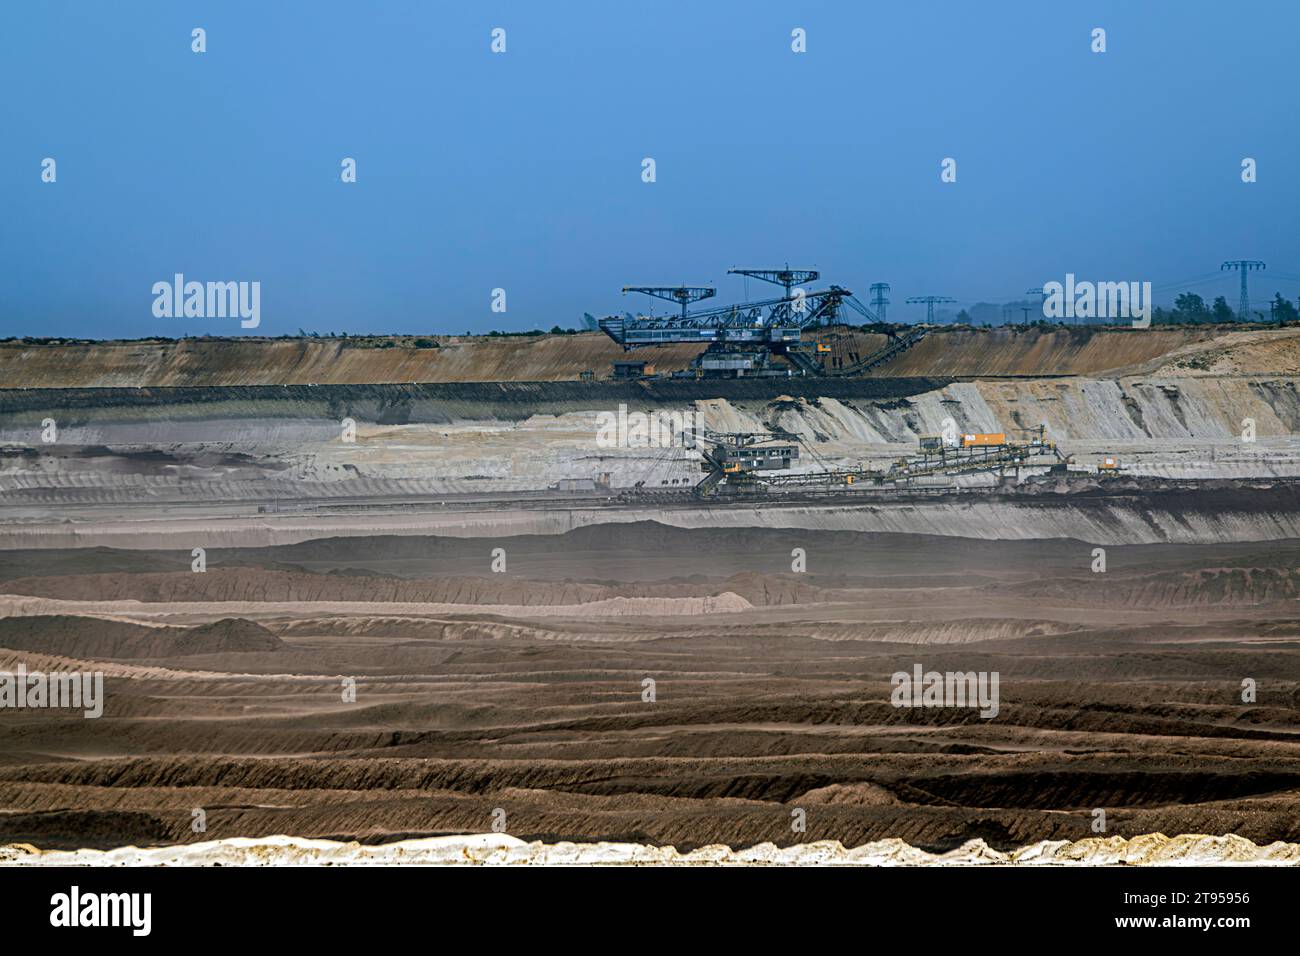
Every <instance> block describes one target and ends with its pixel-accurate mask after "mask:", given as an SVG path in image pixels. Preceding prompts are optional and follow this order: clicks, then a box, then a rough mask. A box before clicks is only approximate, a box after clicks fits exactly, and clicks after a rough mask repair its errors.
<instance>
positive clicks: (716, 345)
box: [598, 266, 925, 378]
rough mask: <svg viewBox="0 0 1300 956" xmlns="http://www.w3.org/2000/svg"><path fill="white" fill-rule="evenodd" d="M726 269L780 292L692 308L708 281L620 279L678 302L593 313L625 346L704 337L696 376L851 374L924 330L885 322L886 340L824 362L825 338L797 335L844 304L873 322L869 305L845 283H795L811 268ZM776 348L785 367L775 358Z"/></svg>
mask: <svg viewBox="0 0 1300 956" xmlns="http://www.w3.org/2000/svg"><path fill="white" fill-rule="evenodd" d="M728 272H729V273H730V274H733V275H743V276H746V277H749V278H754V279H759V280H761V281H764V282H770V283H772V284H774V285H779V286H781V287H782V290H783V292H784V294H783V295H781V296H780V297H777V298H772V299H764V300H761V301H757V302H743V303H738V304H736V305H729V306H722V307H718V308H712V309H706V310H702V311H697V312H689V311H688V310H687V305H688V304H689V303H691V302H696V301H699V300H700V299H705V298H710V297H711V296H712V295H713V294H714V290H713V289H712V288H711V287H707V286H626V287H624V290H623V291H624V292H625V293H626V292H642V293H645V294H646V295H651V296H654V297H656V298H660V299H665V300H668V301H673V302H677V303H679V304H680V305H681V312H680V314H677V315H667V316H654V315H638V316H633V315H631V314H624V315H622V316H617V315H613V316H607V317H606V318H603V319H600V320H599V322H598V326H599V328H600V329H601V331H603V332H604V333H605V334H606V335H608V336H609V337H610V338H611V339H613V340H614V341H615V342H617V343H618V344H619V345H621V346H622V347H623V350H624V351H629V350H631V349H635V348H641V347H646V346H659V345H669V344H677V343H691V344H696V343H698V344H704V345H707V348H705V350H704V351H703V352H702V353H700V355H698V356H697V357H696V359H695V361H694V363H693V365H692V372H691V374H692V375H694V376H696V377H701V378H738V377H742V376H771V375H792V374H801V375H833V376H839V375H855V374H858V373H861V372H865V371H867V370H868V369H871V368H874V367H875V366H877V365H880V364H882V363H884V362H887V361H889V360H890V359H892V358H894V356H896V355H898V354H900V353H901V352H904V351H906V350H907V349H909V348H911V347H912V346H913V345H915V344H916V343H917V342H918V341H919V340H920V339H921V337H922V336H923V335H924V334H925V330H924V329H923V328H920V327H917V328H913V329H911V330H909V331H908V332H907V333H906V334H903V335H899V334H897V333H896V332H894V331H893V330H891V329H889V328H888V327H887V326H885V329H886V331H885V334H886V335H887V336H888V337H889V342H888V343H887V344H886V345H885V346H883V347H882V348H880V349H877V350H876V351H874V352H872V353H870V354H868V355H866V356H856V355H855V356H851V361H850V362H848V363H847V364H844V365H840V366H839V367H834V368H827V367H826V364H825V362H824V360H823V356H824V355H825V354H826V353H828V352H830V351H831V349H830V348H829V346H826V345H825V344H823V343H820V342H817V341H813V342H806V341H805V340H804V335H805V333H807V332H810V331H812V330H814V329H818V328H821V327H825V326H831V325H837V324H840V323H842V322H843V321H844V317H845V313H846V310H851V311H853V312H856V313H857V314H858V315H860V316H862V317H863V318H865V319H866V320H867V321H868V322H873V323H875V322H879V319H878V318H877V316H876V315H875V313H873V312H872V311H871V310H870V309H868V308H867V307H866V306H865V305H863V304H862V303H861V302H859V301H858V300H857V299H856V298H854V296H853V293H852V291H850V290H849V289H845V288H843V287H841V286H837V285H830V286H827V287H826V288H824V289H820V290H816V291H805V290H804V289H802V288H799V287H797V284H798V283H805V282H813V281H816V280H817V279H819V278H820V277H821V275H820V273H819V272H817V271H816V270H815V269H791V268H789V267H788V266H787V267H785V268H783V269H730V270H728ZM773 356H780V357H782V358H784V359H785V360H786V361H788V362H789V366H790V367H789V369H783V368H780V367H778V366H777V365H775V364H774V363H773V362H772V361H771V359H772V357H773Z"/></svg>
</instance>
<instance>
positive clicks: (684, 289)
mask: <svg viewBox="0 0 1300 956" xmlns="http://www.w3.org/2000/svg"><path fill="white" fill-rule="evenodd" d="M629 292H640V293H642V294H643V295H650V296H654V297H655V298H656V299H667V300H668V301H669V302H678V303H681V307H682V318H686V307H687V306H688V305H690V304H691V303H692V302H699V301H700V300H701V299H711V298H713V297H714V296H715V295H716V294H717V290H716V289H713V288H710V287H709V286H691V285H625V286H623V294H624V295H627V293H629Z"/></svg>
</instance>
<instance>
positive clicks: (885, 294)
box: [871, 282, 889, 322]
mask: <svg viewBox="0 0 1300 956" xmlns="http://www.w3.org/2000/svg"><path fill="white" fill-rule="evenodd" d="M887 305H889V283H888V282H873V283H871V308H872V309H873V310H874V311H875V313H876V315H878V316H880V321H881V322H884V321H885V307H886V306H887Z"/></svg>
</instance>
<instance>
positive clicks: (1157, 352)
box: [0, 326, 1300, 388]
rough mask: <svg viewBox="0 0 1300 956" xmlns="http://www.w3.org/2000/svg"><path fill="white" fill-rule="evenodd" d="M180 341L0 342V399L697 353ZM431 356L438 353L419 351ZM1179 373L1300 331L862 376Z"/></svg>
mask: <svg viewBox="0 0 1300 956" xmlns="http://www.w3.org/2000/svg"><path fill="white" fill-rule="evenodd" d="M817 334H818V335H820V336H821V338H822V339H823V340H824V344H827V345H828V346H830V348H831V349H832V353H833V354H834V353H843V357H845V358H847V357H848V353H850V352H854V353H857V354H859V355H866V354H869V353H870V352H872V351H874V350H875V349H878V348H880V347H881V346H883V345H884V344H885V342H886V339H885V337H884V336H883V335H876V334H869V333H864V332H860V331H856V330H850V329H846V328H835V329H826V330H822V331H821V332H819V333H817ZM419 341H420V342H421V343H423V344H424V345H425V346H426V347H416V345H415V342H416V339H414V338H410V337H393V338H392V339H391V343H392V345H391V347H382V348H381V347H376V346H378V345H381V344H384V343H383V342H381V341H379V340H369V341H367V340H360V339H357V340H348V339H260V338H253V337H246V338H233V339H182V340H177V341H136V342H90V343H81V344H75V343H69V344H59V343H49V344H45V343H36V342H25V341H21V340H12V341H7V342H0V387H4V388H142V387H157V386H175V387H183V386H222V385H308V384H311V383H315V384H319V385H346V384H358V385H359V384H367V383H390V384H392V383H401V384H406V383H416V382H562V381H569V382H573V381H577V380H578V377H579V375H580V374H582V373H583V372H588V371H590V372H592V373H593V374H594V375H595V377H596V378H601V379H603V378H608V377H609V375H610V372H611V366H612V363H613V362H614V361H615V360H617V359H620V358H626V357H634V358H638V359H641V358H644V359H645V360H646V361H649V362H652V363H654V365H655V367H656V370H657V371H659V372H676V371H681V370H683V369H685V368H687V367H688V366H689V365H690V362H691V360H692V359H693V358H694V357H695V355H696V354H698V352H699V351H700V348H701V347H700V346H695V345H670V346H665V347H662V348H654V349H641V350H638V351H634V352H632V353H630V354H627V355H625V353H624V352H623V350H622V349H621V348H620V347H619V346H618V345H617V344H615V343H614V342H613V341H612V340H610V339H609V338H608V337H607V336H605V335H604V334H602V333H599V332H584V333H581V334H577V335H560V336H553V335H541V336H500V337H491V338H489V337H484V336H475V337H470V336H430V337H428V338H427V339H420V340H419ZM432 343H436V347H427V346H428V345H430V344H432ZM1166 365H1168V366H1169V368H1170V370H1173V371H1175V372H1176V374H1187V375H1195V374H1203V373H1207V372H1212V373H1233V374H1239V373H1279V374H1297V373H1298V372H1300V330H1297V329H1249V330H1242V329H1238V328H1234V327H1228V326H1223V327H1219V326H1207V327H1186V326H1177V327H1157V328H1152V329H1124V328H1118V329H1116V328H1065V327H1056V328H1040V327H1031V328H1025V329H1022V328H1017V327H1006V328H998V329H942V328H940V329H935V330H933V331H931V332H930V333H929V334H927V335H926V337H925V338H924V339H922V340H921V342H920V343H919V344H917V345H916V346H915V347H914V348H912V349H910V350H909V351H907V352H905V353H903V354H902V355H900V356H899V357H897V358H895V359H894V360H892V361H891V362H889V363H887V364H886V365H883V366H880V367H878V368H876V369H873V370H872V371H871V373H870V374H871V377H873V378H882V377H884V378H893V377H909V376H911V377H915V376H939V377H970V376H1004V375H1014V376H1034V375H1090V376H1097V375H1100V374H1103V373H1115V372H1116V371H1118V370H1128V369H1133V370H1140V371H1143V372H1148V371H1154V370H1156V369H1160V368H1162V367H1163V366H1166Z"/></svg>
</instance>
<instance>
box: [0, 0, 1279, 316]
mask: <svg viewBox="0 0 1300 956" xmlns="http://www.w3.org/2000/svg"><path fill="white" fill-rule="evenodd" d="M7 21H8V23H7V29H6V30H5V32H4V34H3V36H0V74H2V75H3V76H4V79H5V80H6V84H5V85H6V87H7V88H8V90H9V91H10V96H9V97H6V98H5V100H4V102H3V104H2V105H0V120H2V121H3V124H4V128H5V131H6V137H5V138H6V146H7V148H6V149H5V150H4V152H3V155H0V184H2V186H0V189H2V190H3V192H2V194H0V199H3V204H4V208H5V227H4V228H3V229H0V253H2V254H3V257H4V262H5V265H6V268H5V273H4V275H5V281H4V282H3V283H0V337H5V336H23V335H43V336H69V337H87V338H90V337H93V338H134V337H143V336H151V335H157V336H167V337H181V336H186V335H200V334H212V335H221V336H227V335H230V336H234V335H241V334H242V335H265V336H278V335H295V334H297V332H298V330H299V329H304V330H306V331H308V332H313V331H315V332H321V333H326V332H348V333H349V334H365V333H392V334H463V333H465V332H466V331H471V332H475V333H481V332H486V331H488V330H493V329H496V330H510V331H527V330H531V329H535V328H542V329H549V328H551V327H552V326H553V325H559V326H561V327H565V328H570V327H573V328H577V327H580V325H581V317H582V314H583V313H584V312H590V313H592V314H594V315H597V316H599V315H605V314H608V313H611V312H621V311H624V310H631V311H638V310H644V309H645V308H647V306H648V305H649V303H648V302H647V301H646V300H645V298H644V297H640V296H637V297H633V296H622V295H620V293H619V290H620V288H621V287H622V286H623V285H627V284H678V283H684V284H690V285H714V286H715V287H716V288H717V289H718V294H717V298H716V300H713V302H716V303H717V304H725V303H730V302H736V301H741V300H743V299H745V298H746V283H745V282H744V281H743V280H741V279H739V278H737V277H733V276H727V275H726V270H727V268H728V267H732V266H741V267H752V268H762V267H773V266H781V265H785V264H786V263H789V264H790V265H791V266H793V267H812V268H817V269H819V270H820V271H821V273H822V279H821V283H822V284H828V283H835V284H838V285H842V286H847V287H849V288H851V289H853V290H854V291H855V292H856V293H857V295H858V297H859V298H860V299H861V300H863V301H864V302H865V301H868V300H869V298H870V294H869V290H868V286H869V285H870V284H871V283H873V282H881V281H883V282H889V283H890V284H891V286H892V290H891V300H892V304H891V307H890V310H889V317H890V318H891V319H893V320H901V321H916V320H918V319H921V318H923V317H924V306H916V305H912V306H909V305H906V304H904V300H905V299H906V298H908V297H910V296H920V295H945V296H951V297H953V298H955V299H957V300H958V302H957V304H955V305H953V306H951V307H950V309H951V311H952V312H955V311H956V310H957V309H958V308H961V307H963V306H964V307H966V308H970V306H971V305H972V304H974V303H978V302H985V303H992V304H1001V303H1010V302H1016V301H1021V300H1023V299H1024V298H1025V291H1026V290H1027V289H1030V288H1034V287H1039V286H1042V285H1043V284H1044V283H1045V282H1048V281H1051V280H1058V281H1059V280H1062V279H1063V278H1064V276H1065V274H1066V273H1073V274H1075V275H1077V276H1078V277H1079V278H1081V279H1089V280H1094V281H1149V282H1151V283H1152V285H1153V287H1154V290H1155V300H1156V303H1157V304H1164V305H1166V306H1167V305H1168V304H1169V303H1171V302H1172V300H1173V297H1174V295H1175V294H1176V293H1177V292H1181V291H1191V292H1196V293H1198V294H1200V295H1202V296H1203V297H1204V298H1205V300H1206V301H1207V303H1208V302H1211V301H1213V299H1214V297H1215V296H1218V295H1222V296H1224V297H1225V299H1226V300H1227V303H1228V304H1229V305H1230V306H1231V307H1233V308H1234V309H1235V308H1236V305H1237V289H1238V279H1237V276H1236V274H1235V273H1230V272H1222V273H1220V272H1219V266H1220V263H1221V262H1223V261H1224V260H1226V259H1238V258H1249V259H1260V260H1263V261H1265V262H1267V263H1268V270H1267V271H1265V272H1263V273H1256V274H1252V276H1251V300H1252V305H1253V308H1256V309H1263V310H1264V311H1266V310H1267V304H1266V300H1267V299H1270V298H1271V297H1272V296H1273V294H1274V292H1281V293H1282V294H1283V295H1284V296H1286V297H1287V298H1289V299H1291V300H1292V301H1295V300H1296V298H1297V297H1298V296H1300V235H1297V231H1296V230H1295V228H1294V223H1293V222H1292V221H1290V220H1291V218H1292V216H1291V215H1288V214H1293V213H1294V211H1295V210H1296V209H1298V208H1300V186H1298V185H1297V177H1296V176H1295V174H1294V172H1293V170H1292V169H1291V166H1292V164H1294V163H1295V162H1296V159H1295V157H1296V156H1297V155H1300V131H1297V130H1296V128H1295V125H1294V123H1291V122H1289V120H1290V118H1291V117H1293V116H1295V115H1296V114H1297V110H1296V106H1297V99H1298V95H1297V84H1296V83H1295V82H1294V79H1293V78H1292V76H1291V74H1292V71H1293V52H1292V49H1291V47H1292V45H1293V37H1294V36H1295V34H1296V32H1297V27H1300V8H1297V7H1296V6H1295V5H1293V4H1286V3H1282V2H1255V3H1242V4H1236V5H1232V6H1229V5H1224V4H1215V3H1210V2H1196V3H1175V2H1152V3H1147V4H1143V5H1141V6H1140V7H1138V8H1135V7H1134V5H1131V4H1124V3H1096V4H1090V5H1089V6H1088V8H1086V9H1084V8H1082V7H1078V8H1075V7H1066V6H1064V5H1060V6H1058V5H1044V4H1037V3H1032V2H1008V3H999V4H996V5H981V6H975V5H968V4H961V3H957V2H928V3H926V2H921V3H915V4H910V5H908V6H907V7H906V8H905V9H885V8H874V7H873V8H865V7H859V6H858V5H851V4H840V3H810V4H806V5H800V6H798V7H794V8H791V7H788V6H787V5H783V4H777V3H751V4H741V3H738V2H721V3H716V4H710V5H708V6H706V7H701V6H699V5H690V4H684V3H668V4H666V5H665V4H656V5H654V6H653V7H651V8H640V7H636V8H623V7H619V8H613V7H610V6H608V5H601V4H597V3H573V4H566V5H564V7H563V8H558V9H540V8H538V7H537V6H536V5H529V4H524V3H501V4H490V5H484V6H476V7H474V8H472V9H465V8H456V7H450V6H447V7H444V6H434V5H432V4H427V3H397V2H388V3H380V4H378V5H376V7H374V8H365V9H359V8H353V7H352V6H351V5H344V4H338V3H333V2H322V3H314V4H310V5H307V4H300V3H282V4H276V5H275V6H274V7H273V8H267V7H265V6H264V5H259V4H256V3H252V2H231V3H223V4H221V5H220V6H212V7H210V8H203V7H194V8H178V7H176V6H174V5H171V4H167V3H162V2H142V3H133V4H131V5H129V6H121V7H119V6H111V7H110V6H107V5H98V4H93V3H88V2H86V3H81V2H76V3H68V4H63V5H60V6H57V7H52V6H48V5H44V6H24V7H16V8H15V9H13V10H12V11H9V12H8V17H7ZM683 24H688V26H683ZM196 27H201V28H203V29H204V30H206V52H203V53H195V52H193V51H192V49H191V42H192V40H191V31H192V29H194V28H196ZM498 27H499V28H502V29H504V30H505V31H506V50H505V52H504V53H494V52H493V51H492V49H491V43H492V35H491V34H492V31H493V29H494V28H498ZM1098 27H1100V28H1103V29H1105V30H1106V51H1105V52H1104V53H1095V52H1093V51H1092V49H1091V45H1092V42H1093V40H1092V36H1091V34H1092V31H1093V29H1094V28H1098ZM796 28H798V29H802V30H805V31H806V45H807V49H806V52H803V53H796V52H794V51H793V50H792V48H791V47H792V37H791V31H792V30H794V29H796ZM47 157H49V158H53V159H54V160H56V163H57V178H56V180H55V181H54V182H43V181H42V161H43V160H44V159H45V158H47ZM345 157H350V158H354V159H355V160H356V172H357V177H356V178H357V181H356V182H354V183H345V182H343V181H341V177H340V170H341V162H342V161H343V159H344V158H345ZM646 157H651V158H653V159H654V160H655V181H654V182H650V183H647V182H643V180H642V161H643V159H644V158H646ZM946 158H952V159H955V160H956V163H957V167H956V169H957V179H956V182H942V181H941V178H940V173H941V163H942V162H943V161H944V160H945V159H946ZM1245 158H1251V159H1253V160H1254V161H1255V162H1256V163H1257V181H1256V182H1251V183H1245V182H1243V181H1242V175H1241V173H1242V169H1241V164H1242V161H1243V159H1245ZM176 273H183V274H184V275H185V276H186V277H187V278H192V279H194V280H197V281H220V282H227V281H229V282H236V281H242V282H258V283H260V287H261V322H260V325H259V326H257V327H256V328H250V329H241V328H240V324H239V322H238V320H237V319H227V318H188V319H187V318H168V317H158V316H155V315H154V313H153V311H152V310H151V306H152V304H153V302H154V295H153V294H152V292H151V288H152V287H153V285H154V284H155V283H157V282H159V281H170V280H171V278H172V276H173V275H174V274H176ZM773 288H774V287H771V286H764V285H762V284H761V283H757V282H755V281H752V280H751V281H749V283H748V297H749V298H766V297H768V296H769V295H770V292H771V290H772V289H773ZM494 289H504V290H505V292H506V302H507V311H506V312H504V313H500V312H493V311H492V308H491V304H492V293H493V290H494ZM710 304H712V303H710ZM659 306H660V308H661V309H663V308H665V307H667V308H670V307H668V306H667V304H666V303H660V304H659ZM1010 318H1011V320H1012V321H1013V322H1014V321H1016V320H1018V319H1020V318H1021V316H1020V314H1019V313H1016V314H1015V315H1012V316H1011V317H1010Z"/></svg>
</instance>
